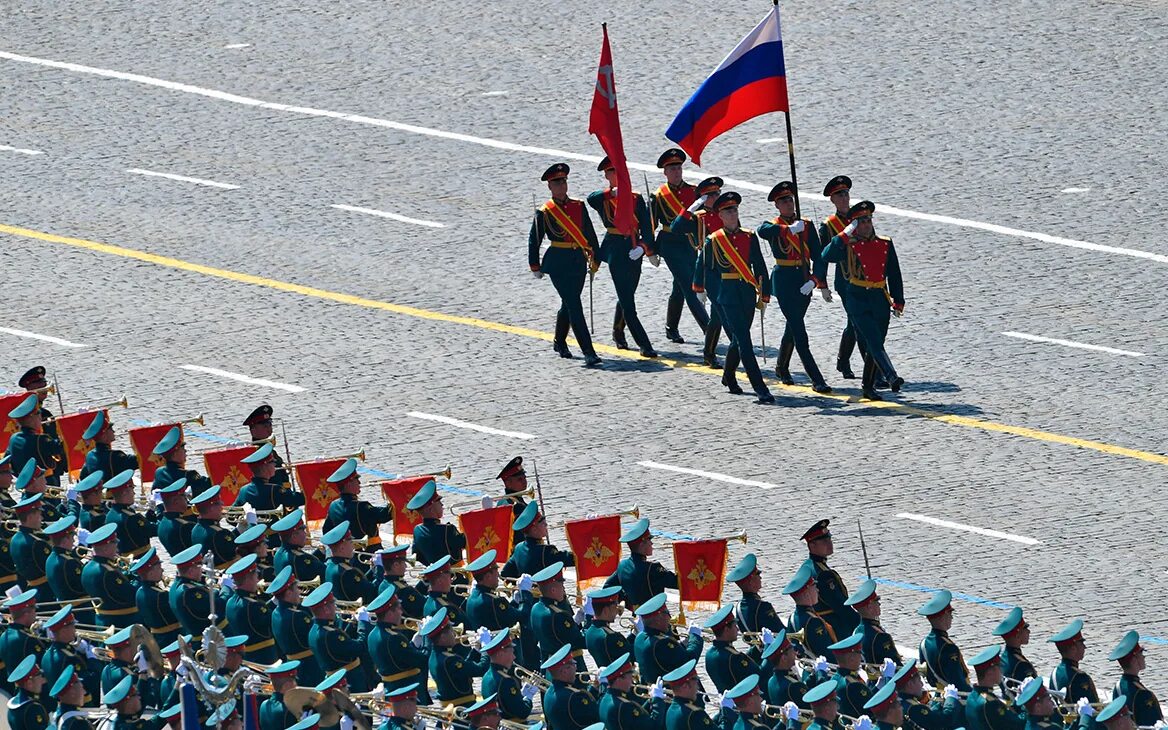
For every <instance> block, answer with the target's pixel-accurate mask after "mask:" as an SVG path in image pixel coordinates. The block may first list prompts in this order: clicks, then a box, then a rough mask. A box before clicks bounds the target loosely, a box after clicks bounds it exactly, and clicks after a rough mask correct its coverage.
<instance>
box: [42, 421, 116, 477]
mask: <svg viewBox="0 0 1168 730" xmlns="http://www.w3.org/2000/svg"><path fill="white" fill-rule="evenodd" d="M97 413H98V412H97V411H82V412H81V413H70V414H68V415H65V416H58V417H57V420H56V421H54V423H55V424H57V436H58V437H59V438H60V439H61V445H62V446H64V447H65V463H66V464H68V466H69V477H70V478H72V479H73V481H77V476H78V473H79V472H80V471H81V467H83V466H85V455H86V454H88V453H89V452H90V451H91V450H92V449H93V440H92V439H85V438H83V436H84V434H85V429H87V428H89V425H90V424H91V423H93V419H94V418H95V417H96V416H97ZM105 417H106V418H107V419H108V418H109V411H106V412H105ZM112 476H113V474H106V475H105V478H106V479H109V478H110V477H112Z"/></svg>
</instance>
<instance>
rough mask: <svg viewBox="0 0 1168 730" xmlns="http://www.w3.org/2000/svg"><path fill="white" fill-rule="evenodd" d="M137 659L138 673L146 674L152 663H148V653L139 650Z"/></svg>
mask: <svg viewBox="0 0 1168 730" xmlns="http://www.w3.org/2000/svg"><path fill="white" fill-rule="evenodd" d="M135 658H136V659H137V660H138V671H139V672H145V671H146V670H147V669H149V668H150V662H148V661H146V652H144V651H142V650H141V649H139V650H138V654H137V655H136V657H135Z"/></svg>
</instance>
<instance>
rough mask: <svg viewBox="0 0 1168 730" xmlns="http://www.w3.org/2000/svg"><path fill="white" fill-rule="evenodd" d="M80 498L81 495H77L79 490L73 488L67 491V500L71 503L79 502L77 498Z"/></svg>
mask: <svg viewBox="0 0 1168 730" xmlns="http://www.w3.org/2000/svg"><path fill="white" fill-rule="evenodd" d="M80 496H81V495H79V494H78V493H77V490H76V489H74V488H73V487H69V488H68V489H66V490H65V498H66V499H68V500H69V501H70V502H76V501H78V500H77V498H78V497H80Z"/></svg>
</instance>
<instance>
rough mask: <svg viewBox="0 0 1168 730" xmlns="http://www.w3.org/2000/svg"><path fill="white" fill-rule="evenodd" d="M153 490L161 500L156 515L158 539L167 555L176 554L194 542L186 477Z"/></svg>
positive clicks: (193, 524) (192, 520) (193, 521)
mask: <svg viewBox="0 0 1168 730" xmlns="http://www.w3.org/2000/svg"><path fill="white" fill-rule="evenodd" d="M155 492H156V493H157V494H158V495H159V498H160V499H161V500H162V506H161V508H160V512H161V514H160V515H159V516H158V541H159V542H160V543H162V547H163V548H165V549H166V554H167V555H178V554H179V553H181V552H182V551H183V550H186V549H187V548H189V547H190V546H191V545H193V544H194V540H193V538H192V534H193V533H194V530H195V519H194V517H192V516H191V514H190V511H191V502H190V499H189V498H188V497H187V480H186V477H179V478H178V479H176V480H174V481H173V482H171V483H170V484H168V485H166V487H164V488H162V489H156V490H155Z"/></svg>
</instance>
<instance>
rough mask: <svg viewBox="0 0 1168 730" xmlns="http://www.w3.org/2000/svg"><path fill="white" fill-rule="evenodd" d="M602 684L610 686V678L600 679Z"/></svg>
mask: <svg viewBox="0 0 1168 730" xmlns="http://www.w3.org/2000/svg"><path fill="white" fill-rule="evenodd" d="M600 683H601V684H604V685H607V684H608V677H601V678H600Z"/></svg>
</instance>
